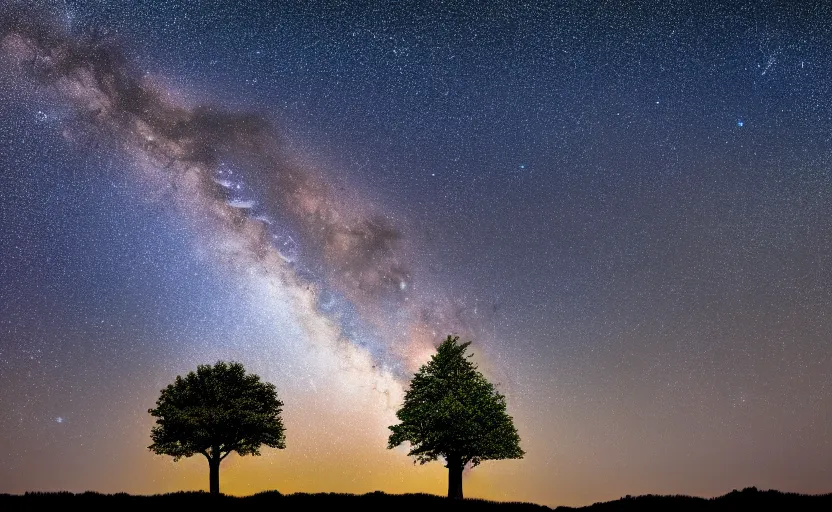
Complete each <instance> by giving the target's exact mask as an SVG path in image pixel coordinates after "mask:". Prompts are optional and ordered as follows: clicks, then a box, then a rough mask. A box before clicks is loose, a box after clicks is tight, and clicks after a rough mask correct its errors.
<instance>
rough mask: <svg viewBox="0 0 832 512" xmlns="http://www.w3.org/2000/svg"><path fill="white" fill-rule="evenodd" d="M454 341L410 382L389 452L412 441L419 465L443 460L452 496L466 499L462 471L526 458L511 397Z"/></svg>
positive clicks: (442, 347) (444, 344)
mask: <svg viewBox="0 0 832 512" xmlns="http://www.w3.org/2000/svg"><path fill="white" fill-rule="evenodd" d="M470 344H471V342H470V341H469V342H467V343H459V337H458V336H448V338H447V339H446V340H445V341H443V342H442V344H441V345H440V346H439V348H438V349H437V351H436V354H434V355H433V356H432V357H431V359H430V361H429V362H428V363H427V364H425V365H422V367H421V368H419V372H418V373H416V374H415V375H414V376H413V380H411V381H410V388H409V389H408V390H407V393H405V396H404V404H403V405H402V407H401V409H399V411H398V412H397V413H396V417H397V418H398V419H399V421H401V423H399V424H398V425H393V426H391V427H390V430H391V431H392V434H390V439H389V442H388V446H387V447H388V448H395V447H396V446H398V445H400V444H402V443H404V442H408V443H410V452H409V453H408V455H412V456H414V457H415V458H416V462H419V463H421V464H425V463H426V462H430V461H433V460H436V459H437V458H439V457H442V458H443V459H444V460H445V466H446V467H447V468H448V497H449V498H459V499H461V498H462V470H463V468H464V467H465V465H466V464H468V463H469V462H470V463H471V465H472V466H477V465H478V464H479V463H480V462H482V461H484V460H495V459H521V458H523V455H524V452H523V450H522V449H521V448H520V436H519V435H517V429H515V428H514V423H513V422H512V418H511V416H509V415H508V414H507V413H506V398H505V396H503V395H501V394H500V393H498V392H497V391H496V390H495V389H494V386H493V385H491V383H490V382H488V381H487V380H486V379H485V377H483V375H482V374H481V373H480V372H479V371H478V370H477V366H476V365H475V364H474V363H472V362H471V361H470V358H471V356H472V355H471V354H466V353H465V352H466V350H467V349H468V346H469V345H470Z"/></svg>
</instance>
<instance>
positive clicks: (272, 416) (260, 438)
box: [148, 361, 286, 461]
mask: <svg viewBox="0 0 832 512" xmlns="http://www.w3.org/2000/svg"><path fill="white" fill-rule="evenodd" d="M282 407H283V402H281V401H280V400H279V399H278V397H277V390H276V389H275V386H274V384H270V383H268V382H261V381H260V377H258V376H257V375H253V374H246V371H245V368H243V365H242V364H240V363H235V362H232V363H225V362H223V361H220V362H218V363H217V364H215V365H214V366H211V365H199V366H198V367H197V369H196V372H190V373H188V375H186V376H185V377H184V378H182V377H181V376H177V377H176V380H175V381H174V382H173V384H170V385H168V386H167V387H166V388H165V389H163V390H162V394H161V396H160V397H159V399H158V400H157V401H156V408H155V409H150V410H149V411H148V412H149V413H150V414H151V415H152V416H154V417H155V418H156V426H154V427H153V429H152V430H151V434H150V437H151V440H152V441H153V444H152V445H150V446H149V447H148V448H149V449H150V450H152V451H153V452H155V453H158V454H160V455H172V456H173V459H174V460H179V459H180V458H182V457H190V456H191V455H194V454H196V453H201V454H202V455H204V456H205V457H206V458H207V459H208V460H209V461H211V460H212V459H217V458H218V459H219V460H222V459H224V458H225V457H227V456H228V455H229V454H230V453H231V452H237V453H238V454H240V455H260V446H261V445H266V446H269V447H271V448H285V447H286V439H285V435H284V427H283V421H282V419H281V417H280V413H281V411H282Z"/></svg>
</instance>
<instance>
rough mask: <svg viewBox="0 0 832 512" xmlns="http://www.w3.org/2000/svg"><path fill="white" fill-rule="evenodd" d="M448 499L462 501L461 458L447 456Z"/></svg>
mask: <svg viewBox="0 0 832 512" xmlns="http://www.w3.org/2000/svg"><path fill="white" fill-rule="evenodd" d="M446 467H447V468H448V497H449V498H453V499H457V500H461V499H462V468H463V464H462V457H460V456H459V455H454V454H450V455H448V465H447V466H446Z"/></svg>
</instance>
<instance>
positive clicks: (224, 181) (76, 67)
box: [2, 11, 461, 378]
mask: <svg viewBox="0 0 832 512" xmlns="http://www.w3.org/2000/svg"><path fill="white" fill-rule="evenodd" d="M41 20H43V16H33V15H32V14H31V12H28V11H23V12H20V13H16V14H12V15H9V16H7V17H6V18H4V28H3V30H2V34H3V38H2V47H3V50H4V51H5V53H6V54H7V57H10V59H11V61H12V65H13V68H14V69H16V70H18V71H19V73H20V74H21V75H22V76H21V77H20V79H21V80H32V81H35V82H36V83H37V84H39V85H40V86H42V87H45V88H47V89H48V90H49V91H51V92H54V93H55V94H57V96H58V97H59V98H60V99H62V100H64V101H68V102H69V103H70V104H71V105H72V106H73V108H74V109H76V115H77V121H76V126H67V127H66V128H65V130H66V132H65V136H66V137H69V138H71V137H73V134H72V132H73V130H76V131H78V130H86V131H89V130H94V131H96V132H98V133H99V134H101V136H103V137H106V138H108V143H110V144H113V145H114V149H115V147H118V148H120V149H121V150H123V151H125V152H126V153H127V154H129V155H130V156H131V157H132V158H133V159H134V161H135V162H136V165H137V167H138V168H139V169H141V170H142V175H143V178H144V179H148V180H152V181H153V183H154V184H155V186H156V187H159V188H162V189H164V190H165V191H166V193H167V194H169V196H170V200H171V201H173V202H175V203H176V204H178V205H179V208H180V209H181V211H182V212H186V213H187V214H188V215H190V216H193V217H194V218H197V219H200V220H202V221H203V222H204V223H205V229H207V230H209V231H210V232H211V233H210V234H209V235H208V236H209V237H211V238H213V239H214V240H215V244H214V245H215V247H216V248H217V252H218V254H216V257H218V258H220V259H222V260H224V261H226V262H227V263H228V264H229V265H232V266H238V267H240V266H242V267H248V268H252V269H256V271H257V272H262V273H263V274H265V275H267V276H268V277H267V278H266V279H272V280H274V283H275V284H278V285H279V286H285V287H289V288H291V289H293V290H295V292H294V293H295V294H296V295H297V296H296V299H295V300H296V304H294V305H295V307H296V313H297V314H298V315H299V317H300V318H305V317H308V316H309V315H312V316H315V315H329V316H330V317H332V318H333V319H334V320H336V323H338V322H337V318H338V317H343V316H344V311H345V309H346V310H350V309H356V310H357V311H358V314H359V316H360V317H361V318H362V319H363V323H364V324H367V325H366V327H367V328H366V329H364V330H363V335H361V334H354V333H350V332H346V333H345V332H343V329H344V327H348V326H344V325H341V326H340V328H341V329H342V332H341V334H340V335H339V338H340V339H343V340H345V341H347V342H350V343H353V344H357V345H360V346H363V347H366V348H368V350H369V351H370V352H371V354H372V356H373V357H375V358H377V359H378V360H377V363H378V364H379V365H383V369H384V371H392V372H393V373H394V374H395V375H396V376H397V377H399V378H401V377H406V376H407V375H408V374H409V372H410V371H412V370H413V369H414V364H416V363H420V362H421V361H416V360H415V359H414V357H421V356H423V355H424V354H425V353H426V351H427V350H429V347H430V346H431V344H432V343H434V342H435V338H436V336H437V334H436V333H437V332H445V331H447V332H457V331H459V329H460V327H461V324H460V321H459V320H460V319H459V318H456V319H453V314H450V315H449V314H444V313H442V310H441V309H439V308H438V307H437V306H436V305H435V303H436V302H440V303H442V304H446V301H444V300H441V299H437V298H436V295H435V294H434V295H432V298H431V299H430V302H431V304H427V303H426V300H425V298H424V296H422V297H420V296H419V295H416V294H414V293H412V291H413V290H414V288H417V289H418V287H417V286H414V276H413V272H412V271H411V270H410V267H409V265H408V263H407V258H406V255H407V252H408V251H407V247H406V240H404V236H403V233H402V232H401V231H400V229H399V228H398V227H397V226H396V225H394V224H393V222H392V221H391V220H389V219H388V216H385V215H384V214H383V213H381V212H373V211H372V209H371V208H370V207H369V206H368V205H367V203H366V201H363V200H361V198H357V197H351V198H350V197H339V196H338V195H337V194H336V193H335V191H334V190H333V188H332V187H331V186H329V185H328V184H327V183H326V182H325V181H324V180H323V179H321V177H319V176H315V175H314V174H313V173H312V171H311V170H310V169H307V168H305V167H303V165H302V164H299V163H295V162H292V161H291V156H290V155H287V154H286V153H285V150H284V149H283V145H282V144H281V142H280V139H279V137H278V136H277V134H276V132H275V130H274V129H273V128H272V127H271V126H270V124H269V123H268V122H267V121H265V120H264V119H263V118H261V117H258V116H257V115H256V114H237V113H233V112H229V111H226V110H224V109H223V108H221V107H218V106H213V105H198V106H192V107H185V106H181V105H177V104H176V103H175V102H174V101H172V100H171V99H170V98H169V96H170V95H169V94H168V93H167V92H166V91H165V90H164V88H163V87H161V86H158V85H155V84H153V83H151V82H150V81H143V80H141V79H140V78H138V77H137V76H136V74H135V72H133V71H132V69H131V63H130V62H128V61H127V60H126V59H125V58H124V56H123V55H122V54H121V53H120V51H119V50H118V48H117V47H115V46H114V44H113V43H112V42H111V41H108V40H107V38H106V37H103V36H98V37H97V38H95V37H93V38H89V40H84V41H76V40H73V39H72V38H70V37H68V36H67V35H65V34H62V33H61V29H60V28H59V27H58V26H57V25H49V24H41ZM344 195H346V194H344ZM304 253H305V254H304ZM299 257H303V258H304V259H306V258H308V259H310V260H315V259H319V260H320V261H322V263H323V272H322V273H321V274H316V273H314V272H311V271H309V267H310V266H311V265H305V262H304V261H300V262H299V261H297V260H298V258H299ZM299 270H300V272H299ZM336 297H340V298H341V300H340V301H338V303H337V304H336ZM391 313H392V315H393V317H394V318H395V322H393V323H391V322H389V318H388V317H389V316H390V315H391ZM414 344H415V346H416V348H414V346H413V345H414ZM403 359H404V362H405V364H404V365H403V364H402V360H403Z"/></svg>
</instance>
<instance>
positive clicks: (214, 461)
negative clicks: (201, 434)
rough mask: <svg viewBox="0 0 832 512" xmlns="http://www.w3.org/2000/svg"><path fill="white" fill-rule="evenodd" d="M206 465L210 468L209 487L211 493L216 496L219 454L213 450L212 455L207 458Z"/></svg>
mask: <svg viewBox="0 0 832 512" xmlns="http://www.w3.org/2000/svg"><path fill="white" fill-rule="evenodd" d="M208 467H209V468H210V470H211V471H210V482H211V484H210V489H211V495H213V496H218V495H219V494H220V454H219V452H215V454H214V455H212V456H211V457H209V458H208Z"/></svg>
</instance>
